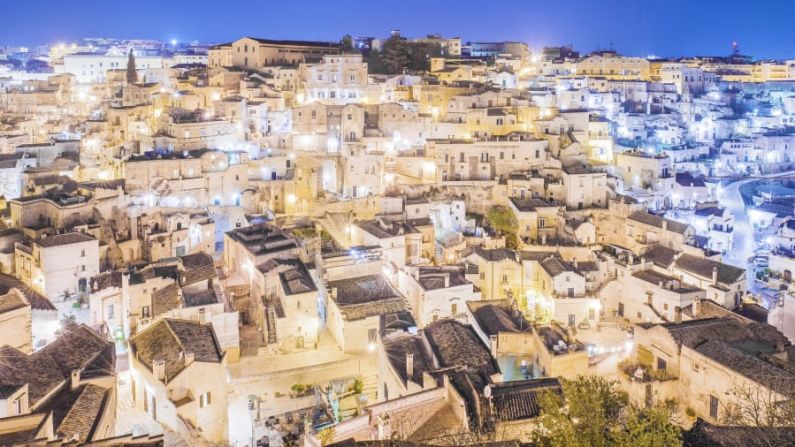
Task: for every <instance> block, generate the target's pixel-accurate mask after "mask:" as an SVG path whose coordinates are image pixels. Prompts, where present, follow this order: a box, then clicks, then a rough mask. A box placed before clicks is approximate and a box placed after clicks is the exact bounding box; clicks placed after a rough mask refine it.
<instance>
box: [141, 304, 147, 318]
mask: <svg viewBox="0 0 795 447" xmlns="http://www.w3.org/2000/svg"><path fill="white" fill-rule="evenodd" d="M141 317H142V318H149V306H144V307H143V308H141Z"/></svg>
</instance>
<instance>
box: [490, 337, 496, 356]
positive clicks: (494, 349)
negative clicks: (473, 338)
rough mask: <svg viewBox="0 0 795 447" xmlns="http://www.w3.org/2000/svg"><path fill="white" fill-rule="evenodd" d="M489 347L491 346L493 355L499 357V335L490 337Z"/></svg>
mask: <svg viewBox="0 0 795 447" xmlns="http://www.w3.org/2000/svg"><path fill="white" fill-rule="evenodd" d="M489 347H490V348H491V356H492V357H494V358H495V359H496V358H497V336H496V335H492V336H490V337H489Z"/></svg>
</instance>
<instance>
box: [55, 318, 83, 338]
mask: <svg viewBox="0 0 795 447" xmlns="http://www.w3.org/2000/svg"><path fill="white" fill-rule="evenodd" d="M60 323H61V324H60V327H59V328H58V330H57V331H56V336H58V337H60V336H61V335H63V334H65V333H67V332H69V331H71V330H73V329H76V328H77V327H78V326H79V324H78V323H77V317H75V315H74V314H67V315H64V316H63V318H61V322H60Z"/></svg>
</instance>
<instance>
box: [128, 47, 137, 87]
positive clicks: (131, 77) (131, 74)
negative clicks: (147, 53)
mask: <svg viewBox="0 0 795 447" xmlns="http://www.w3.org/2000/svg"><path fill="white" fill-rule="evenodd" d="M136 82H138V72H137V71H136V70H135V56H134V55H133V51H132V49H130V53H129V54H128V55H127V83H128V84H135V83H136Z"/></svg>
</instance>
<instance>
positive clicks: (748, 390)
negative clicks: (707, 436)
mask: <svg viewBox="0 0 795 447" xmlns="http://www.w3.org/2000/svg"><path fill="white" fill-rule="evenodd" d="M793 389H795V381H793V380H792V379H790V378H789V377H783V376H782V377H780V378H778V379H777V380H775V381H774V382H773V383H772V384H771V386H763V385H760V384H757V383H754V382H744V383H737V384H735V386H734V387H733V388H732V390H731V396H732V398H731V399H728V400H729V402H727V403H723V402H722V403H721V411H720V419H721V424H723V425H725V426H729V427H743V428H744V429H745V430H735V431H734V435H735V436H738V440H737V441H738V442H741V441H743V440H745V441H747V440H748V439H753V442H754V444H753V445H755V446H778V445H793V440H794V439H795V401H793V400H792V399H787V398H786V397H785V396H791V395H792V394H793ZM744 443H745V444H748V442H744ZM738 445H739V444H738Z"/></svg>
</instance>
